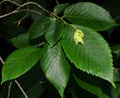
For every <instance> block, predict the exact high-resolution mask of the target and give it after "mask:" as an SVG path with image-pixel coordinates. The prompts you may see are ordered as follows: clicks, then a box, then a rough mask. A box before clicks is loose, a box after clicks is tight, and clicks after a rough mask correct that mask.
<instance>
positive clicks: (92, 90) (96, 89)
mask: <svg viewBox="0 0 120 98" xmlns="http://www.w3.org/2000/svg"><path fill="white" fill-rule="evenodd" d="M74 78H75V80H76V82H77V84H78V85H79V86H80V87H82V88H83V89H85V90H87V91H88V92H90V93H92V94H94V95H96V96H98V97H99V98H103V93H102V89H100V88H99V87H97V86H94V85H91V84H89V83H86V82H84V81H82V80H80V79H79V78H77V77H76V76H75V75H74Z"/></svg>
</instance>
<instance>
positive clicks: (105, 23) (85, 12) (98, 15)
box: [64, 2, 116, 31]
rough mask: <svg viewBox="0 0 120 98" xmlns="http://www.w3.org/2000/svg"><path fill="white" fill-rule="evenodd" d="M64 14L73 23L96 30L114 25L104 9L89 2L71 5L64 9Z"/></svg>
mask: <svg viewBox="0 0 120 98" xmlns="http://www.w3.org/2000/svg"><path fill="white" fill-rule="evenodd" d="M64 16H65V17H66V18H67V19H68V20H69V21H70V22H72V23H74V24H79V25H83V26H87V27H90V28H93V29H95V30H98V31H102V30H107V29H109V28H111V27H113V26H115V25H116V23H115V21H114V20H113V19H112V17H111V16H110V14H109V13H108V12H107V11H106V10H105V9H103V8H102V7H100V6H98V5H96V4H93V3H89V2H84V3H77V4H73V5H71V6H70V7H68V8H67V9H66V10H65V12H64Z"/></svg>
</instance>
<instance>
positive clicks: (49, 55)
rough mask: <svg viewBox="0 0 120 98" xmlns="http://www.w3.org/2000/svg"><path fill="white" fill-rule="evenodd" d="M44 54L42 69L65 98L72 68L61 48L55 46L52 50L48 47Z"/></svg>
mask: <svg viewBox="0 0 120 98" xmlns="http://www.w3.org/2000/svg"><path fill="white" fill-rule="evenodd" d="M42 52H43V57H42V58H41V67H42V69H43V71H44V73H45V75H46V77H47V79H48V80H49V81H50V82H51V83H52V85H53V86H54V87H55V88H56V89H57V90H58V92H59V94H60V95H61V96H62V98H63V93H64V89H65V87H66V85H67V83H68V80H69V75H70V66H69V64H68V62H67V61H66V58H65V56H64V53H63V51H62V49H61V46H60V45H55V46H54V47H53V48H51V47H50V46H49V45H46V46H45V47H44V48H43V51H42Z"/></svg>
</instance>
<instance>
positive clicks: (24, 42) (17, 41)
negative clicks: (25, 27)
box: [11, 33, 29, 48]
mask: <svg viewBox="0 0 120 98" xmlns="http://www.w3.org/2000/svg"><path fill="white" fill-rule="evenodd" d="M11 41H12V44H13V45H14V46H15V47H16V48H22V47H26V46H29V33H25V34H21V35H19V36H17V37H14V38H12V39H11Z"/></svg>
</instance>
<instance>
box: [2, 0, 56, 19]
mask: <svg viewBox="0 0 120 98" xmlns="http://www.w3.org/2000/svg"><path fill="white" fill-rule="evenodd" d="M5 1H6V0H5ZM5 1H2V2H1V3H0V4H2V3H3V2H5ZM7 1H9V2H11V1H10V0H7ZM16 4H17V3H16ZM30 4H32V5H36V6H37V7H38V8H40V9H42V10H43V11H45V12H46V13H48V14H49V15H54V13H52V12H50V11H48V10H47V9H45V8H44V7H42V6H41V5H39V4H38V3H36V2H27V3H24V4H22V5H19V6H18V7H17V8H16V9H15V10H14V11H12V12H10V13H7V14H4V15H1V16H0V18H3V17H6V16H9V15H11V14H15V13H18V12H20V11H19V10H20V9H21V8H22V7H24V6H26V5H30ZM27 10H29V9H27ZM32 11H33V10H32ZM34 12H35V11H34Z"/></svg>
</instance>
